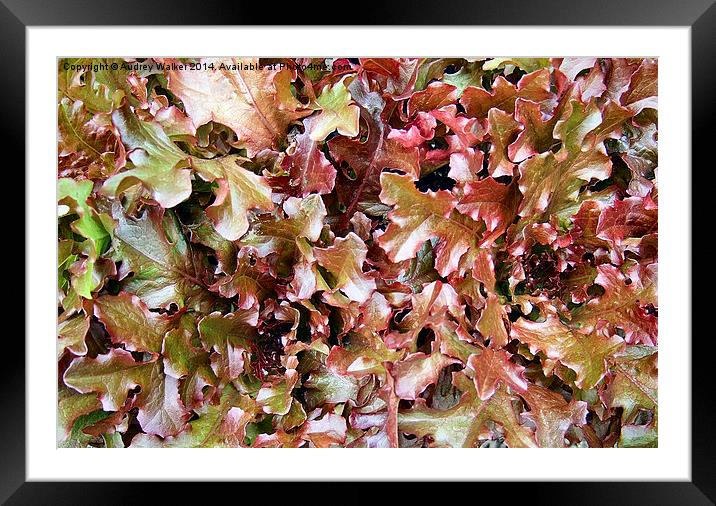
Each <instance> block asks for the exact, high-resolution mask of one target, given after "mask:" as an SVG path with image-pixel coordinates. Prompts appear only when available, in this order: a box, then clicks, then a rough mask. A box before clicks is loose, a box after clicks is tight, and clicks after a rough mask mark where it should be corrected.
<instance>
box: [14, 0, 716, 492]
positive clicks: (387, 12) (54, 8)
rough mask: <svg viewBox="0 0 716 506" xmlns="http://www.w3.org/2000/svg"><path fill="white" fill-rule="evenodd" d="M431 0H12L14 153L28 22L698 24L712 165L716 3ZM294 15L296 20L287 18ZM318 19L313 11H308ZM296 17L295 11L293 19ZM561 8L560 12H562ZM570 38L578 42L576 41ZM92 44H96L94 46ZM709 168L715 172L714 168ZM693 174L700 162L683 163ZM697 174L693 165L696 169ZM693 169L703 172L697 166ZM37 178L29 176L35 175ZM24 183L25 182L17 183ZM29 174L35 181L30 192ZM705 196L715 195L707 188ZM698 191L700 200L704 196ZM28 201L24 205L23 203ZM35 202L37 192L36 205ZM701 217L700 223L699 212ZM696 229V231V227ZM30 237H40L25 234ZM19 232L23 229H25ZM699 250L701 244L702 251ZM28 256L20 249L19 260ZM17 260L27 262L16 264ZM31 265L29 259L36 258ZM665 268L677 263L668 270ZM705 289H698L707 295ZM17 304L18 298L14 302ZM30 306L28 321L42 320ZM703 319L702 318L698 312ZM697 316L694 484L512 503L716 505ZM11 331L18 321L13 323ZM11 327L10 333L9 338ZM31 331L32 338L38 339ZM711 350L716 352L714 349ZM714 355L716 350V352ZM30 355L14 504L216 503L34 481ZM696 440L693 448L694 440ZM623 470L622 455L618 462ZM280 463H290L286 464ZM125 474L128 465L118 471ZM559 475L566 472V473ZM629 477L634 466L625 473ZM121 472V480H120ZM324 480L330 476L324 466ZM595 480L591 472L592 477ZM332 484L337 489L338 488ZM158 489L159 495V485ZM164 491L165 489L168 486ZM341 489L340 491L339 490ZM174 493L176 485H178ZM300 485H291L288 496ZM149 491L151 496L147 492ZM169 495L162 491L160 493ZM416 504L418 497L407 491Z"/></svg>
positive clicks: (615, 488)
mask: <svg viewBox="0 0 716 506" xmlns="http://www.w3.org/2000/svg"><path fill="white" fill-rule="evenodd" d="M448 4H449V5H448V6H446V5H445V3H444V2H431V1H427V0H413V1H410V2H409V1H406V0H396V1H393V2H390V3H386V4H383V5H380V6H375V7H370V8H364V9H357V8H355V6H354V9H353V10H354V12H353V13H352V14H351V16H350V17H349V16H347V15H339V14H338V13H337V12H336V11H333V10H330V9H325V10H311V11H310V14H311V16H310V17H304V16H303V15H301V13H300V12H298V11H297V10H296V9H295V8H293V9H288V8H280V7H279V6H277V5H275V4H274V3H273V2H271V3H268V2H246V1H243V0H232V1H231V2H226V1H217V0H203V1H202V2H201V5H200V7H198V6H197V5H196V4H194V3H193V2H191V1H188V0H171V1H170V0H128V1H127V0H125V1H122V2H118V3H115V2H112V3H110V2H99V1H97V0H95V1H89V0H54V1H50V2H47V1H45V2H39V1H27V0H0V41H1V42H0V45H1V47H2V52H0V54H2V55H3V57H2V59H1V60H0V62H1V65H2V66H1V67H0V69H3V70H4V75H3V77H2V78H1V79H0V103H1V107H2V109H1V110H2V112H3V114H2V119H1V120H0V123H1V124H2V139H3V140H4V141H5V146H6V149H8V148H7V146H10V148H9V149H10V151H11V152H12V153H13V154H14V155H15V156H16V160H15V163H16V166H18V167H24V166H25V154H24V153H25V151H24V149H25V137H24V135H25V109H24V106H25V104H26V100H28V99H30V98H31V97H27V96H26V92H25V79H26V78H25V68H26V64H28V62H26V53H25V48H26V31H25V28H26V27H28V26H50V25H52V26H62V25H75V26H77V25H81V26H90V25H125V26H126V25H180V24H189V25H215V24H217V25H245V24H248V23H251V24H254V23H258V24H270V25H276V24H284V23H290V22H292V21H296V20H300V21H304V22H310V23H311V24H319V23H326V24H337V23H338V24H340V23H341V22H343V23H345V22H347V21H350V23H351V24H358V25H365V24H382V25H402V24H411V25H428V24H429V25H447V24H461V25H493V24H494V25H551V26H555V25H576V26H588V25H597V26H608V25H621V26H684V27H687V26H690V27H691V62H692V66H691V69H692V76H691V77H692V79H691V98H692V116H691V117H692V160H693V165H694V166H695V167H696V166H697V165H696V163H697V162H699V161H700V162H702V163H705V164H706V165H710V164H711V162H710V161H709V158H710V155H711V153H710V149H711V144H712V143H713V141H711V142H710V139H709V138H708V137H707V136H709V135H710V131H711V129H710V128H709V126H710V123H712V122H713V119H712V118H714V116H715V115H716V110H715V109H716V108H715V106H714V100H713V96H714V95H713V93H714V91H713V90H715V89H716V70H714V69H716V54H715V53H714V40H715V38H714V33H716V4H714V0H692V1H687V2H676V1H669V0H651V1H650V0H599V1H596V0H572V1H571V2H564V1H562V0H559V1H558V0H540V1H539V2H526V1H518V0H502V1H500V2H494V1H487V0H472V1H468V0H461V1H452V2H448ZM280 12H285V13H287V14H285V16H282V15H281V14H278V13H280ZM305 12H306V13H307V14H308V13H309V11H308V10H306V11H305ZM290 13H293V14H290ZM556 13H558V15H557V14H556ZM565 44H568V42H565ZM88 47H91V43H89V42H88ZM704 168H706V167H704ZM681 170H684V171H688V170H689V169H688V168H681ZM685 173H687V172H685ZM691 174H694V172H693V171H692V172H691ZM26 177H27V176H26ZM13 183H14V184H16V183H15V182H13ZM29 183H30V182H29V181H27V180H26V181H25V189H26V191H27V190H28V184H29ZM702 191H703V190H702ZM693 198H695V196H694V197H693ZM20 205H22V204H20ZM25 205H31V197H30V195H28V194H26V204H25ZM692 216H693V217H694V218H696V216H695V215H694V213H693V212H692ZM692 230H696V229H695V227H693V225H692ZM24 233H25V234H29V233H32V231H30V230H25V231H24ZM16 237H17V236H16ZM692 250H693V246H692ZM15 256H17V255H15ZM15 261H16V260H15ZM25 268H26V269H27V268H28V266H27V265H25ZM663 268H667V269H668V268H669V266H668V265H667V266H664V267H663ZM695 295H696V294H695V293H693V294H692V296H693V299H694V300H696V297H695ZM8 302H9V301H8ZM28 310H29V308H27V307H26V308H25V316H26V318H29V317H31V314H30V313H28ZM692 321H693V318H692ZM691 325H692V322H684V327H683V328H684V334H683V335H681V336H678V337H679V338H680V339H683V338H686V337H691V336H693V337H692V350H693V354H692V368H693V369H692V442H691V458H692V462H691V470H692V481H691V482H657V481H652V482H626V481H624V482H614V483H607V482H580V483H574V482H570V483H537V482H530V483H510V484H507V483H505V484H502V485H499V489H500V490H508V491H509V494H504V493H502V494H500V495H501V498H500V500H501V502H504V501H509V500H510V498H511V497H512V498H514V499H515V500H517V499H521V501H522V502H523V501H524V500H525V497H529V498H530V499H529V501H530V502H537V503H542V502H547V503H549V504H600V505H604V504H610V503H611V504H631V503H641V504H650V505H655V504H690V505H698V504H714V503H715V502H716V480H714V477H715V476H716V466H715V465H714V454H715V452H714V450H715V448H716V438H715V437H714V433H715V432H716V430H715V429H714V428H715V427H716V417H715V416H714V410H713V408H712V406H713V401H712V399H713V388H712V385H713V380H712V379H710V378H708V377H707V375H709V374H711V369H712V367H710V366H712V364H711V363H710V360H711V357H710V353H708V352H707V353H704V352H700V351H699V350H700V349H702V348H705V347H706V346H708V345H705V344H702V343H704V342H705V341H706V340H707V339H708V338H709V334H710V333H696V332H694V333H693V334H692V330H691ZM9 328H10V327H8V329H9ZM9 337H10V336H9V330H6V338H9ZM27 338H28V336H26V339H27ZM709 348H710V347H709ZM709 351H710V350H709ZM25 358H26V357H25V353H24V348H23V347H22V346H19V345H17V346H16V347H15V349H14V350H13V357H12V359H11V360H10V359H7V358H6V360H4V361H3V366H2V371H3V375H2V378H3V379H2V387H1V389H0V391H1V392H2V394H1V395H2V397H1V398H0V399H1V400H0V405H1V406H2V407H3V408H4V410H3V416H2V422H0V463H1V464H0V466H1V468H2V475H1V477H0V501H7V503H8V504H85V503H99V504H127V503H129V502H130V501H135V500H137V499H142V498H147V497H155V499H156V500H167V499H168V497H167V495H166V493H165V491H164V489H171V492H172V494H171V495H174V494H177V493H179V494H181V496H180V497H181V498H182V499H183V501H184V502H188V501H190V500H192V499H194V497H193V496H196V499H198V500H204V501H205V500H206V492H207V487H204V486H200V487H197V486H196V485H192V484H190V483H176V482H175V483H172V484H169V485H161V484H156V483H148V482H144V483H139V484H135V485H132V486H131V487H129V486H126V484H124V483H121V482H111V483H97V482H95V483H81V482H44V483H41V482H26V478H25V476H26V475H25V465H26V458H25V452H26V450H25V448H26V439H27V437H28V435H27V434H26V432H25V421H26V420H25V409H24V406H25ZM685 444H689V443H688V442H686V443H685ZM614 465H615V466H618V465H619V464H618V462H616V461H615V463H614ZM277 466H280V463H277ZM118 472H121V471H118ZM556 472H558V470H556ZM625 473H627V474H628V470H626V471H625ZM118 477H121V475H118ZM316 479H320V470H318V471H317V476H316ZM585 479H588V477H585ZM228 486H232V485H231V484H224V486H223V487H214V486H212V491H218V492H222V488H226V487H228ZM301 486H302V487H307V488H305V489H304V490H305V492H302V495H304V494H305V495H306V496H311V497H317V496H324V497H331V496H332V497H335V494H336V493H338V494H340V496H342V497H344V500H347V501H348V502H351V498H352V500H353V501H357V500H360V498H359V495H360V494H352V493H351V492H350V491H349V490H350V489H349V488H344V489H343V491H342V492H341V489H340V488H337V487H339V486H340V484H330V485H329V484H321V485H320V492H319V490H318V489H316V490H315V491H313V490H311V488H312V487H315V486H316V484H313V485H312V484H303V485H301ZM327 486H329V487H331V491H328V493H327V489H326V487H327ZM150 489H151V492H148V491H149V490H150ZM159 489H162V490H161V492H160V491H159ZM410 489H412V490H413V491H417V490H416V489H418V490H419V489H420V487H401V494H404V493H406V492H407V493H410ZM333 490H335V492H333ZM166 492H169V490H167V491H166ZM287 492H288V491H287ZM147 493H149V494H150V495H146V494H147ZM160 494H161V495H160ZM403 499H404V500H405V499H406V498H405V497H403Z"/></svg>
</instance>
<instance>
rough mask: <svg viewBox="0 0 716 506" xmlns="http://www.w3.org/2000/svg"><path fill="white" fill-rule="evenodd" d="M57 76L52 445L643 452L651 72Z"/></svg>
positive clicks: (370, 62)
mask: <svg viewBox="0 0 716 506" xmlns="http://www.w3.org/2000/svg"><path fill="white" fill-rule="evenodd" d="M100 64H101V65H100ZM112 64H116V66H117V68H116V69H112V67H113V65H112ZM57 84H58V99H57V111H58V125H57V134H58V136H57V147H58V166H57V235H58V247H57V257H58V264H57V287H56V289H57V306H58V307H57V309H58V313H57V314H58V317H57V341H56V354H57V364H58V378H57V379H58V406H57V407H58V412H57V415H58V416H57V422H58V423H57V445H58V447H71V448H77V447H84V448H87V447H144V448H168V447H171V448H177V447H178V448H200V447H229V448H236V447H246V448H268V447H283V448H298V447H302V448H333V447H342V448H397V447H403V448H406V447H411V448H417V447H422V448H425V447H473V448H475V447H480V448H491V447H504V446H507V447H549V448H563V447H590V448H604V447H621V448H634V447H655V446H657V445H658V425H659V420H658V388H657V386H658V364H657V357H658V348H657V347H658V317H659V312H658V310H659V307H658V293H657V284H658V260H659V259H658V237H659V234H658V220H659V211H658V207H659V187H658V175H659V167H658V110H657V107H658V93H657V91H658V62H657V60H655V59H649V58H601V57H597V56H583V57H547V58H522V57H510V56H503V57H498V58H493V57H489V58H488V57H483V58H477V59H470V60H468V59H464V58H357V59H355V58H284V57H279V58H251V57H242V58H238V57H227V58H129V59H92V58H75V59H70V60H68V59H62V60H61V61H60V62H59V64H58V80H57ZM257 451H258V450H257Z"/></svg>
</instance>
